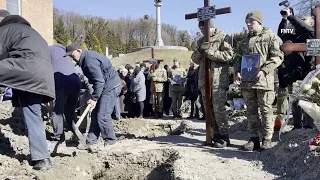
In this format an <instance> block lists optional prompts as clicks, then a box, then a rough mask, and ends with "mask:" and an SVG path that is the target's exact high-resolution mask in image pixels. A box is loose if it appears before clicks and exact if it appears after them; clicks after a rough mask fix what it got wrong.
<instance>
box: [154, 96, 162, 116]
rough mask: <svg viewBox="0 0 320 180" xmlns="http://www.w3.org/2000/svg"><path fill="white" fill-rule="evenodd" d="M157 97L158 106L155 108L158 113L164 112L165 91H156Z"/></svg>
mask: <svg viewBox="0 0 320 180" xmlns="http://www.w3.org/2000/svg"><path fill="white" fill-rule="evenodd" d="M156 96H157V97H156V98H157V106H156V108H155V110H156V112H157V113H162V112H163V97H164V93H163V92H157V93H156Z"/></svg>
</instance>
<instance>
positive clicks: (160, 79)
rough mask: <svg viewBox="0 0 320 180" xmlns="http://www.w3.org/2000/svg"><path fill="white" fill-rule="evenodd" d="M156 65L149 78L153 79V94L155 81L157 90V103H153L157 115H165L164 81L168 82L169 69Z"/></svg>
mask: <svg viewBox="0 0 320 180" xmlns="http://www.w3.org/2000/svg"><path fill="white" fill-rule="evenodd" d="M152 66H155V71H154V72H151V74H150V75H149V76H148V79H149V80H152V84H151V94H152V95H153V92H154V89H153V88H154V83H155V90H156V97H154V98H155V99H156V100H157V104H155V102H154V101H153V105H154V106H155V110H156V111H155V116H156V117H160V118H162V117H163V97H164V83H165V82H167V80H168V78H167V71H166V70H165V69H164V68H163V67H161V66H160V64H159V62H158V64H153V65H152Z"/></svg>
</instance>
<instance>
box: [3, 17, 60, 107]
mask: <svg viewBox="0 0 320 180" xmlns="http://www.w3.org/2000/svg"><path fill="white" fill-rule="evenodd" d="M0 85H3V86H6V87H11V88H12V89H16V90H21V91H26V92H29V93H34V94H39V95H43V102H48V101H51V100H53V99H54V98H55V87H54V77H53V68H52V64H51V59H50V54H49V50H48V44H47V42H46V41H45V40H44V39H43V37H42V36H41V35H40V34H39V33H38V32H37V31H36V30H34V29H33V28H31V25H30V23H29V22H28V21H26V20H25V19H24V18H22V17H21V16H18V15H12V16H8V17H6V18H4V19H3V20H2V22H0Z"/></svg>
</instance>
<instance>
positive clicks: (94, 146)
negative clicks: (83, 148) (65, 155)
mask: <svg viewBox="0 0 320 180" xmlns="http://www.w3.org/2000/svg"><path fill="white" fill-rule="evenodd" d="M87 147H88V151H89V153H97V152H99V147H98V144H91V145H87Z"/></svg>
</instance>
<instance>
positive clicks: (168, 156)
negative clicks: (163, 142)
mask: <svg viewBox="0 0 320 180" xmlns="http://www.w3.org/2000/svg"><path fill="white" fill-rule="evenodd" d="M177 159H179V154H178V152H177V151H175V150H173V149H155V150H149V151H147V152H140V153H139V154H129V153H118V154H113V155H109V156H105V157H103V158H102V159H101V160H102V161H103V162H104V164H105V169H104V170H101V171H100V172H99V173H97V174H95V175H94V177H93V179H94V180H114V179H133V180H139V179H150V180H157V179H164V180H165V179H175V177H174V169H173V163H174V162H175V161H176V160H177Z"/></svg>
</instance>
